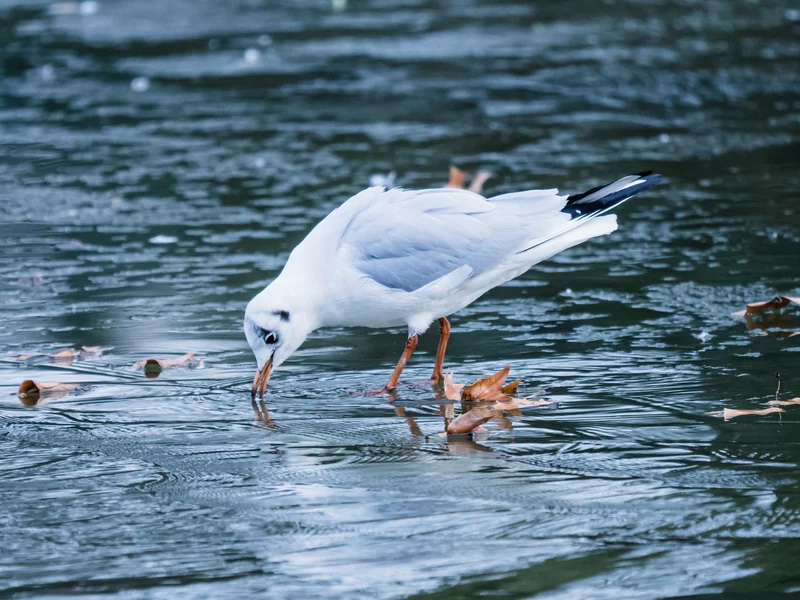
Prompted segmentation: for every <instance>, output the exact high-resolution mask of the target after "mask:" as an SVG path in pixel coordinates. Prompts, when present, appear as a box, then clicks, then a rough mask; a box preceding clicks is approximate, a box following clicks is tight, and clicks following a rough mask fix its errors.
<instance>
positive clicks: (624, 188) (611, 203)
mask: <svg viewBox="0 0 800 600" xmlns="http://www.w3.org/2000/svg"><path fill="white" fill-rule="evenodd" d="M659 181H661V175H659V174H658V173H653V172H652V171H643V172H641V173H636V174H635V175H627V176H625V177H623V178H621V179H617V180H616V181H614V182H612V183H609V184H606V185H601V186H598V187H595V188H592V189H590V190H587V191H585V192H583V193H582V194H573V195H572V196H568V197H567V203H566V205H565V206H564V208H562V209H561V212H562V213H566V214H568V215H570V220H569V223H567V224H566V226H565V227H564V228H563V229H561V230H560V231H556V232H553V233H552V234H551V235H549V236H547V237H545V238H542V239H538V240H535V242H534V243H533V244H532V245H531V246H529V247H528V248H525V249H524V250H520V251H519V252H517V254H522V253H523V252H528V251H529V250H532V249H533V248H536V247H538V246H541V245H542V244H545V243H547V242H549V241H550V240H553V239H555V238H557V237H559V236H563V235H564V234H565V233H567V232H569V231H572V230H574V229H576V228H578V227H581V228H582V227H583V226H584V222H585V221H588V220H589V219H593V218H595V217H598V216H600V215H602V214H603V213H606V212H608V211H609V210H611V209H613V208H615V207H617V206H619V205H620V204H622V203H623V202H625V201H626V200H628V199H630V198H632V197H633V196H635V195H636V194H638V193H639V192H642V191H644V190H646V189H647V188H649V187H652V186H654V185H656V184H657V183H658V182H659ZM614 229H616V220H615V221H614V224H613V227H612V228H611V229H610V230H609V231H601V232H598V233H590V235H588V236H587V237H586V238H584V239H588V238H590V237H594V236H596V235H603V234H604V233H610V232H611V231H613V230H614ZM575 243H579V242H575ZM571 245H574V244H571ZM567 247H568V246H567Z"/></svg>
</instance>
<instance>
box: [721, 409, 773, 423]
mask: <svg viewBox="0 0 800 600" xmlns="http://www.w3.org/2000/svg"><path fill="white" fill-rule="evenodd" d="M780 412H784V410H783V409H782V408H778V407H777V406H773V407H771V408H762V409H759V410H738V409H736V408H726V409H724V410H723V411H722V418H723V419H725V420H726V421H727V420H728V419H735V418H736V417H744V416H747V415H758V416H763V415H771V414H772V413H780ZM717 414H718V413H717Z"/></svg>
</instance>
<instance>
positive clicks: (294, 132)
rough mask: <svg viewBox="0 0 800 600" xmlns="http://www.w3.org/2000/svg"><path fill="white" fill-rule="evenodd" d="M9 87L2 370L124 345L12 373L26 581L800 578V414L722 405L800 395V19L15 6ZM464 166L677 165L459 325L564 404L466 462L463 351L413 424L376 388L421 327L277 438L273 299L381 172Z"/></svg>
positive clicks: (6, 25) (480, 364)
mask: <svg viewBox="0 0 800 600" xmlns="http://www.w3.org/2000/svg"><path fill="white" fill-rule="evenodd" d="M0 76H2V78H1V79H0V226H1V228H0V274H2V282H3V285H2V287H0V356H16V355H19V354H28V353H41V354H49V353H52V352H55V351H58V350H60V349H63V348H65V347H71V346H102V347H104V348H105V349H106V350H105V352H104V353H103V354H102V355H91V356H86V357H84V358H78V359H76V360H75V361H74V362H73V363H72V364H66V363H63V362H61V363H60V362H56V361H54V360H51V359H48V358H46V357H42V356H39V357H33V358H30V359H28V360H25V361H15V360H11V359H3V360H0V387H1V389H2V396H0V457H2V458H0V470H2V474H1V475H0V548H2V550H3V551H2V553H0V596H2V597H4V598H6V597H8V598H28V597H62V596H70V597H83V598H95V597H100V596H104V595H108V594H115V595H118V596H119V597H123V598H177V597H180V598H208V597H213V598H229V597H230V598H247V597H254V596H264V597H270V598H307V597H309V598H310V597H342V598H370V599H375V598H399V597H414V598H464V597H470V596H479V595H480V596H481V597H485V598H523V597H536V598H547V599H572V598H589V597H591V598H615V599H616V598H656V597H671V596H686V595H705V594H719V593H723V594H728V595H729V596H730V595H731V594H733V593H737V594H740V596H737V597H748V598H749V597H753V598H756V597H758V598H762V597H765V594H769V595H772V596H775V595H777V594H780V593H786V594H789V593H791V592H797V591H800V567H798V565H797V561H796V556H797V552H798V551H800V541H798V536H800V495H799V494H798V491H800V487H799V485H798V484H799V482H800V476H799V475H798V462H800V443H799V442H800V437H798V436H799V435H800V419H799V418H800V407H791V406H790V407H787V409H786V412H784V413H782V414H769V415H765V416H753V417H742V418H739V419H735V420H731V421H727V422H726V421H723V420H722V419H721V418H720V417H717V416H711V415H708V414H706V413H708V412H710V411H715V410H721V409H722V408H724V407H729V408H741V409H757V408H764V407H765V402H766V401H767V400H769V399H770V398H771V397H772V394H773V393H774V390H775V379H774V373H775V372H776V371H780V372H781V373H782V374H783V393H782V394H783V395H782V397H783V398H786V399H788V398H791V397H793V396H800V372H798V360H799V359H800V353H798V352H799V351H800V336H795V337H787V336H786V335H775V334H777V333H781V331H780V330H775V329H773V330H769V331H767V332H766V333H768V334H767V335H765V334H764V333H765V332H764V331H763V330H758V329H754V330H748V329H747V328H746V327H745V324H744V323H743V322H742V321H741V320H737V319H734V318H732V317H731V316H730V313H731V311H734V310H737V309H740V308H743V307H744V303H745V302H747V301H755V300H766V299H769V298H771V297H773V296H774V295H775V294H778V293H783V294H786V295H795V296H800V288H798V287H797V286H798V259H797V254H798V252H797V251H798V244H799V243H800V205H798V201H800V194H799V193H798V191H797V190H798V188H800V171H798V166H800V161H799V160H798V156H800V141H799V140H800V137H798V134H800V116H799V115H800V10H798V7H797V6H796V4H795V3H793V2H790V1H788V0H787V1H769V2H759V3H756V2H716V1H711V2H693V1H690V0H684V1H674V2H668V1H665V0H652V1H645V0H641V1H639V2H626V3H622V2H614V1H607V2H603V3H600V2H595V1H594V0H592V1H589V0H582V1H566V2H558V3H535V4H531V5H529V4H526V3H522V2H513V1H508V2H494V3H491V4H490V3H478V2H440V3H423V2H418V1H415V0H406V1H404V0H390V1H386V2H378V1H375V2H359V1H356V0H351V2H350V4H349V5H345V4H344V3H342V2H335V3H334V4H333V5H331V4H329V3H326V2H323V1H322V0H319V1H317V2H292V3H268V2H263V1H256V0H249V1H245V0H238V1H235V2H234V1H230V2H212V1H210V0H177V1H173V0H170V2H159V1H156V0H136V1H134V0H131V1H121V0H120V1H110V0H108V1H102V2H100V3H99V4H96V3H95V4H93V3H91V2H89V3H86V2H84V3H82V4H81V5H72V4H69V3H61V4H52V5H51V4H49V3H46V2H34V1H30V0H28V1H25V2H22V1H20V2H16V1H15V0H2V1H0ZM453 161H454V162H456V163H458V164H460V165H462V166H463V167H465V168H467V169H476V168H480V167H483V168H488V169H490V170H492V171H493V172H494V174H495V175H494V177H493V178H492V179H491V180H490V181H489V185H488V187H487V192H489V193H501V192H505V191H510V190H515V189H519V188H533V187H551V186H559V187H561V188H562V189H563V190H565V191H571V192H574V191H581V190H582V189H585V188H587V187H589V186H592V185H596V184H598V183H602V182H605V181H608V180H610V179H613V178H615V177H617V176H620V175H624V174H626V173H629V172H635V171H640V170H643V169H653V170H657V171H660V172H662V173H664V174H665V183H664V184H663V185H661V186H659V187H658V188H657V189H655V190H653V191H652V192H649V193H647V194H646V195H643V196H642V197H641V198H637V200H636V201H633V202H631V203H629V204H627V205H625V206H624V207H623V208H622V209H621V210H620V211H619V214H620V223H621V228H620V231H618V232H617V233H616V234H614V235H613V236H611V237H608V238H605V239H602V240H596V241H593V242H590V243H587V244H585V245H583V246H580V247H578V248H575V249H573V250H571V251H568V252H565V253H563V254H562V255H560V256H558V257H556V258H555V259H554V260H552V261H550V262H548V263H546V264H543V265H540V266H537V267H535V268H534V269H533V270H531V271H530V272H529V273H528V274H527V275H525V276H523V277H522V278H520V279H519V280H517V281H516V282H513V283H512V284H509V285H507V286H504V287H502V288H500V289H497V290H494V291H492V292H491V293H489V294H487V295H486V296H485V297H484V298H482V299H481V300H479V301H478V302H476V303H475V304H474V305H472V306H471V307H469V308H467V309H466V310H464V311H462V312H461V313H459V314H457V315H455V316H454V317H453V319H452V322H453V329H454V336H453V338H452V341H451V345H450V351H449V356H448V360H447V363H446V364H447V367H448V369H450V370H453V371H454V372H455V373H456V379H457V380H460V381H468V380H471V379H474V378H476V377H478V376H482V375H486V374H488V373H489V372H491V371H492V370H496V369H498V368H500V367H501V366H503V365H505V364H506V363H510V364H511V365H512V375H515V376H516V377H522V378H524V384H523V387H522V389H521V391H522V392H523V393H526V394H531V393H533V392H534V391H536V390H537V389H540V388H544V389H545V393H546V397H547V398H548V399H550V400H553V401H555V402H557V406H556V407H555V408H552V407H549V408H529V409H525V411H524V413H523V416H521V417H515V418H512V419H511V420H510V421H504V422H492V423H490V424H489V425H488V430H489V431H488V433H486V434H483V435H481V436H478V437H477V438H476V439H474V440H470V439H466V438H452V439H446V438H443V437H440V436H439V435H438V434H439V432H441V430H442V424H443V421H442V417H441V416H440V403H439V401H438V400H437V397H436V395H435V394H434V392H433V391H432V390H431V389H430V388H429V387H426V386H425V385H422V381H423V380H424V379H425V378H426V377H427V376H428V375H429V369H430V365H431V362H432V360H433V357H432V353H433V352H434V350H435V344H436V339H435V338H436V336H435V334H429V335H427V336H425V338H424V339H423V341H422V342H421V344H420V351H419V352H418V355H417V356H416V357H415V358H414V360H413V361H412V363H411V365H410V367H409V369H408V370H407V377H406V379H405V383H404V384H403V385H401V387H400V388H399V394H398V398H397V401H396V402H395V403H394V404H391V403H387V402H386V400H385V399H382V398H375V397H365V396H363V395H360V394H352V393H350V390H365V389H369V388H374V387H377V386H379V385H381V384H382V383H383V382H384V380H385V377H386V376H387V374H388V372H389V370H390V368H391V366H392V365H393V363H394V361H395V360H396V358H397V355H398V354H399V352H400V350H401V349H402V344H403V341H404V338H403V332H402V331H400V330H397V331H394V332H384V331H371V330H356V329H353V330H350V329H347V330H325V331H321V332H318V333H317V334H315V335H314V337H313V338H312V339H311V340H309V342H308V343H307V344H306V345H305V346H304V347H303V348H302V350H301V351H300V352H298V353H297V355H296V357H295V358H294V359H293V360H291V361H290V362H288V363H287V364H286V365H285V368H283V369H281V370H279V371H277V372H276V374H275V376H274V377H273V379H272V382H271V383H270V393H269V411H270V420H269V422H267V423H264V422H260V421H257V420H256V419H255V418H254V414H253V411H252V409H251V406H250V401H249V397H248V389H249V385H250V381H251V380H252V375H253V369H254V360H253V357H252V355H251V353H250V351H249V348H248V347H247V345H246V343H245V341H244V338H243V335H242V334H241V317H242V313H243V310H244V305H245V303H246V302H247V300H248V299H249V298H250V297H251V296H253V295H254V294H255V293H256V292H258V291H259V290H260V289H261V288H262V287H263V286H264V285H265V284H266V283H267V282H268V281H269V280H270V279H271V278H272V277H274V276H275V275H276V273H277V272H278V270H279V268H280V267H281V265H282V263H283V261H284V260H285V259H286V257H287V255H288V252H289V251H290V250H291V248H292V247H293V246H294V245H295V244H296V243H297V242H298V241H299V240H300V239H302V237H303V235H304V233H305V232H306V231H307V230H308V229H309V228H310V227H311V226H312V225H313V224H314V223H315V222H316V221H317V220H318V219H319V218H321V217H322V216H323V215H324V214H326V213H327V212H328V211H329V210H331V209H332V208H333V207H334V206H336V205H337V204H338V203H339V202H341V201H342V200H344V199H345V198H347V197H348V196H349V195H351V194H353V193H354V192H356V191H358V190H359V189H361V188H363V187H365V186H366V185H367V184H368V182H369V178H370V176H371V175H373V174H378V173H383V174H386V173H388V172H390V171H396V173H397V176H398V179H397V181H398V183H400V184H402V185H405V186H408V187H427V186H436V185H441V184H442V183H443V181H444V180H445V179H446V170H447V167H448V165H449V164H450V163H451V162H453ZM787 316H788V318H789V321H788V322H787V323H783V324H784V325H785V326H786V327H788V328H789V329H791V328H792V327H794V328H800V313H799V312H798V311H796V310H795V311H794V313H792V312H788V313H787ZM784 333H786V332H785V331H784ZM188 351H195V352H197V355H198V357H202V358H203V359H204V360H205V363H204V365H203V368H194V369H175V370H169V371H165V372H164V373H163V374H162V375H161V376H160V377H159V378H157V379H146V378H144V377H143V375H142V374H141V373H140V372H137V371H134V370H132V369H131V365H132V363H133V362H134V361H137V360H140V359H143V358H148V357H150V356H173V357H174V356H178V355H180V354H183V353H184V352H188ZM27 378H33V379H38V380H45V381H48V380H49V381H62V382H69V383H74V384H78V385H80V386H81V387H80V389H79V391H78V392H77V393H73V394H71V395H69V396H66V397H61V398H56V399H52V400H51V401H49V402H46V403H42V404H39V405H36V406H25V405H23V404H22V403H21V402H20V400H19V399H18V398H17V396H16V390H17V386H18V385H19V383H20V382H21V381H22V380H23V379H27Z"/></svg>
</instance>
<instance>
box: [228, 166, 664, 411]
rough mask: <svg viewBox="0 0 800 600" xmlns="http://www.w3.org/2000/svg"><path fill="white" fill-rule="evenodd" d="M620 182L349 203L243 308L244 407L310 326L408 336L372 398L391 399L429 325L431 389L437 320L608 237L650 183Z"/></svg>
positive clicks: (444, 332) (437, 371)
mask: <svg viewBox="0 0 800 600" xmlns="http://www.w3.org/2000/svg"><path fill="white" fill-rule="evenodd" d="M659 179H660V176H659V175H657V174H655V173H651V172H646V173H639V174H637V175H628V176H627V177H623V178H622V179H619V180H618V181H615V182H614V183H610V184H608V185H606V186H602V187H598V188H594V189H592V190H589V191H588V192H584V193H583V194H576V195H573V196H560V195H559V194H558V191H557V190H533V191H527V192H515V193H513V194H503V195H502V196H496V197H494V198H490V199H488V200H487V199H486V198H484V197H483V196H479V195H478V194H475V193H472V192H469V191H466V190H458V189H431V190H414V191H412V190H403V189H392V190H388V191H387V190H385V189H384V188H382V187H371V188H368V189H366V190H364V191H363V192H361V193H359V194H356V195H355V196H353V197H352V198H350V199H349V200H348V201H347V202H345V203H344V204H342V205H341V206H340V207H339V208H337V209H336V210H334V211H333V212H332V213H331V214H329V215H328V216H327V217H325V219H323V220H322V221H321V222H320V223H319V224H318V225H317V226H316V227H315V228H314V229H313V230H312V231H311V233H309V234H308V236H306V238H305V239H304V240H303V241H302V242H301V243H300V244H299V245H298V246H297V247H296V248H295V249H294V250H293V251H292V253H291V255H290V256H289V260H288V261H287V263H286V266H285V267H284V268H283V271H282V272H281V274H280V275H279V276H278V278H277V279H275V281H273V282H272V283H271V284H270V285H269V286H267V287H266V288H265V289H264V290H263V291H262V292H261V293H260V294H258V295H257V296H256V297H255V298H253V299H252V300H251V301H250V303H249V304H248V305H247V310H246V312H245V318H244V332H245V335H246V336H247V341H248V343H249V344H250V347H251V348H252V349H253V352H254V353H255V355H256V360H257V361H258V373H257V374H256V377H255V379H254V381H253V391H252V393H253V397H255V395H256V393H257V392H260V394H261V395H262V396H263V394H264V390H265V389H266V387H267V381H268V380H269V376H270V374H271V373H272V370H273V369H274V368H275V367H277V366H278V365H280V364H281V363H282V362H283V361H285V360H286V359H287V358H289V356H291V354H292V353H293V352H294V351H295V350H297V348H298V347H300V344H302V343H303V341H305V339H306V337H307V336H308V334H309V333H311V332H312V331H314V330H315V329H318V328H320V327H325V326H328V325H333V326H345V327H350V326H366V327H397V326H401V325H407V326H408V341H407V342H406V348H405V351H404V352H403V355H402V356H401V357H400V361H399V362H398V363H397V367H396V368H395V370H394V372H393V373H392V375H391V377H390V378H389V381H388V382H387V384H386V386H384V388H383V389H382V390H378V391H379V392H381V391H385V392H388V391H391V390H393V389H394V388H395V387H396V386H397V380H398V379H399V378H400V373H401V372H402V370H403V367H405V365H406V362H407V361H408V359H409V357H410V356H411V353H412V352H414V349H415V348H416V347H417V336H418V335H419V334H421V333H422V332H424V331H425V330H426V329H427V328H428V327H429V326H430V324H431V323H432V322H433V321H434V320H436V319H438V320H439V324H440V326H441V337H440V338H439V349H438V351H437V353H436V364H435V366H434V369H433V377H432V379H433V380H435V381H438V380H439V379H441V377H442V362H443V361H444V353H445V349H446V346H447V339H448V336H449V334H450V323H449V322H448V321H447V319H446V317H447V316H448V315H450V314H452V313H454V312H456V311H457V310H460V309H462V308H464V307H465V306H467V305H468V304H470V303H471V302H473V301H474V300H475V299H476V298H478V297H479V296H481V295H482V294H484V293H485V292H487V291H488V290H490V289H492V288H493V287H495V286H498V285H500V284H501V283H505V282H506V281H509V280H511V279H514V278H515V277H518V276H519V275H521V274H522V273H524V272H525V271H527V270H528V269H530V268H531V267H532V266H533V265H535V264H536V263H538V262H541V261H543V260H545V259H547V258H550V257H551V256H553V255H554V254H556V253H558V252H561V251H562V250H565V249H567V248H570V247H571V246H574V245H576V244H580V243H581V242H584V241H586V240H588V239H589V238H593V237H595V236H598V235H605V234H608V233H611V232H612V231H614V230H615V229H616V228H617V219H616V216H614V215H606V216H600V215H602V214H603V213H605V212H607V211H608V210H610V209H612V208H614V207H615V206H617V205H618V204H620V203H622V202H624V201H625V200H627V199H628V198H630V197H631V196H633V195H634V194H638V193H639V192H641V191H642V190H645V189H647V188H648V187H650V186H651V185H654V184H656V183H658V181H659Z"/></svg>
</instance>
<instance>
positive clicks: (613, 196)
mask: <svg viewBox="0 0 800 600" xmlns="http://www.w3.org/2000/svg"><path fill="white" fill-rule="evenodd" d="M631 177H638V178H639V180H638V181H636V182H635V183H629V184H628V185H627V186H626V187H624V188H623V189H620V190H617V191H613V190H614V186H615V184H618V183H620V182H621V181H622V180H624V179H629V178H631ZM660 181H661V175H660V174H659V173H655V172H653V171H641V172H640V173H634V174H633V175H628V176H627V177H623V178H622V179H621V180H620V179H618V180H617V181H612V182H611V183H608V184H606V185H600V186H597V187H595V188H592V189H590V190H587V191H585V192H583V193H582V194H573V195H572V196H569V197H568V198H567V205H566V206H565V207H564V209H563V210H562V211H561V212H565V213H568V214H569V215H571V216H572V218H573V219H574V218H587V217H590V216H596V215H600V214H603V213H605V212H606V211H608V210H611V209H612V208H614V207H615V206H617V205H619V204H621V203H623V202H625V200H628V199H629V198H631V197H632V196H635V195H636V194H638V193H639V192H643V191H644V190H646V189H647V188H649V187H652V186H654V185H656V184H657V183H659V182H660ZM598 192H599V194H598ZM604 192H607V193H604Z"/></svg>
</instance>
